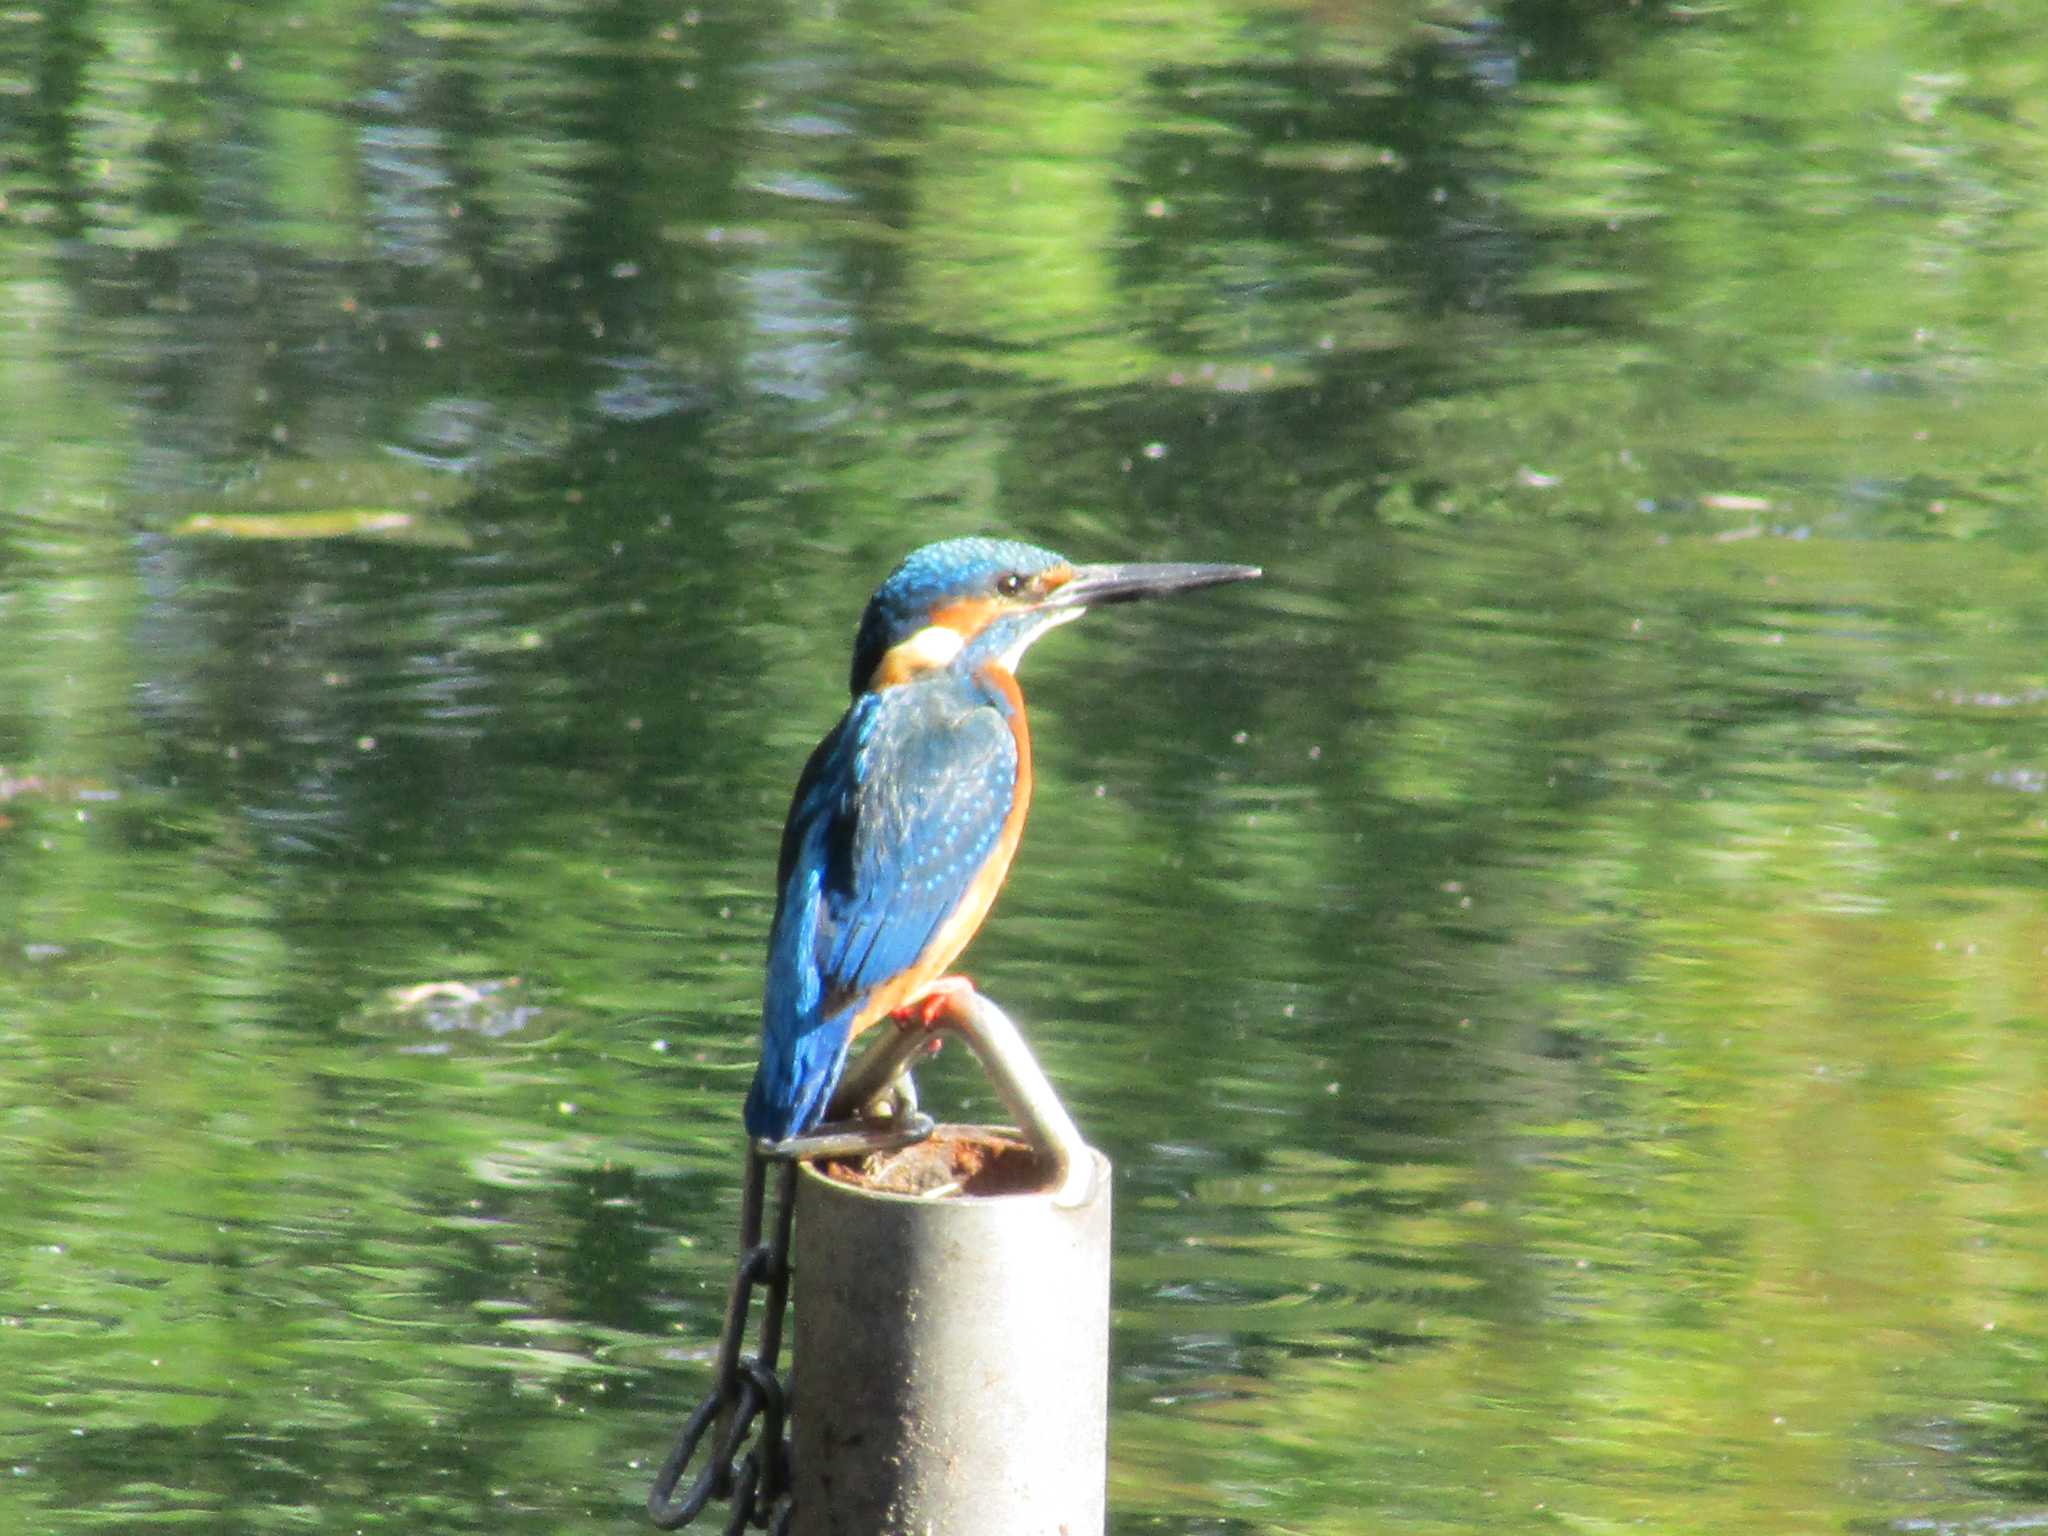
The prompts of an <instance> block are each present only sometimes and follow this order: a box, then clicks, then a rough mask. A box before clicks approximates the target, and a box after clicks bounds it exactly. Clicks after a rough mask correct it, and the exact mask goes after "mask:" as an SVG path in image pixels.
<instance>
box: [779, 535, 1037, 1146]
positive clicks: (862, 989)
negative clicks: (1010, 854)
mask: <svg viewBox="0 0 2048 1536" xmlns="http://www.w3.org/2000/svg"><path fill="white" fill-rule="evenodd" d="M982 542H992V541H982ZM1006 711H1007V705H1006V703H1005V702H1004V700H1003V698H1002V696H1001V695H1000V694H998V693H996V692H994V691H993V690H991V689H989V688H988V687H986V685H984V684H982V683H980V682H979V681H977V680H976V679H975V678H974V677H972V676H970V675H967V674H965V673H963V672H959V671H952V670H944V671H937V672H933V673H932V674H930V675H929V676H926V677H922V678H919V679H917V680H915V681H913V682H910V683H905V684H903V685H901V686H898V687H894V688H889V689H885V690H883V691H881V692H879V693H871V694H864V695H862V696H861V697H859V698H857V699H856V700H855V701H854V703H853V706H852V708H850V709H849V710H848V711H847V712H846V714H845V716H844V717H843V718H842V719H841V720H840V722H839V724H838V726H837V727H836V728H834V730H833V731H832V733H831V735H829V736H827V737H826V738H825V740H824V741H823V742H821V743H820V744H819V746H818V749H817V751H816V752H814V753H813V754H812V755H811V760H810V762H809V764H808V765H806V767H805V769H804V774H803V778H802V779H801V780H800V781H799V783H798V785H797V792H796V800H795V803H794V804H793V805H792V806H791V808H790V815H789V821H788V823H787V825H786V826H785V827H784V829H783V839H782V866H781V873H780V881H779V884H780V887H781V895H780V897H779V899H778V902H777V905H776V910H775V922H774V926H773V928H772V929H771V930H770V934H769V941H768V981H767V987H766V989H765V991H764V993H763V998H762V1010H761V1012H762V1018H761V1024H762V1040H761V1064H760V1067H759V1068H758V1070H757V1071H756V1072H755V1075H754V1083H753V1087H752V1089H751V1090H750V1091H749V1093H748V1095H747V1109H746V1124H747V1131H748V1133H749V1134H750V1135H753V1136H762V1137H767V1138H770V1139H772V1140H781V1139H782V1138H784V1137H787V1136H793V1135H796V1134H798V1133H799V1132H801V1131H804V1130H808V1129H809V1128H810V1127H811V1126H812V1125H814V1124H816V1123H817V1121H818V1119H819V1118H820V1116H822V1115H823V1113H824V1110H825V1105H826V1101H827V1100H828V1099H829V1098H830V1097H831V1093H832V1089H833V1087H834V1086H835V1085H836V1084H837V1083H838V1081H839V1075H840V1073H841V1071H842V1070H843V1068H844V1066H845V1059H846V1048H847V1044H848V1041H849V1039H850V1035H851V1030H852V1026H853V1022H854V1018H855V1016H856V1015H857V1014H858V1013H859V1012H860V1010H861V1008H862V1006H863V1005H864V1004H865V1003H866V1002H867V1000H868V998H869V996H870V994H871V993H873V992H874V990H875V989H876V988H877V987H879V986H882V985H883V984H884V983H886V982H888V981H889V980H891V979H892V978H894V977H896V976H899V975H901V974H902V973H903V972H904V971H906V970H908V969H910V967H911V966H913V965H914V964H915V963H916V962H917V960H918V959H919V957H920V956H922V955H923V954H924V952H925V950H926V948H927V947H928V946H929V945H930V943H931V941H932V938H933V935H934V934H935V933H936V931H937V930H938V928H939V926H940V925H941V924H942V923H944V922H945V920H946V918H947V917H948V916H950V915H951V914H952V912H953V911H954V909H955V908H957V907H958V906H959V905H960V904H961V902H962V901H963V899H965V897H966V895H967V893H968V891H969V889H970V887H971V886H972V885H973V882H974V879H975V877H976V875H978V874H979V873H980V871H981V869H982V867H983V865H984V864H985V863H986V862H987V861H988V858H989V856H990V855H991V854H992V853H993V852H994V851H995V849H996V846H997V844H998V842H999V840H1000V838H1001V834H1002V827H1003V821H1004V818H1005V816H1006V815H1007V813H1008V811H1009V807H1010V803H1011V799H1012V796H1013V795H1014V794H1015V791H1016V786H1017V769H1018V753H1017V743H1016V739H1015V737H1014V736H1013V735H1012V733H1011V730H1010V727H1009V724H1008V721H1007V719H1006Z"/></svg>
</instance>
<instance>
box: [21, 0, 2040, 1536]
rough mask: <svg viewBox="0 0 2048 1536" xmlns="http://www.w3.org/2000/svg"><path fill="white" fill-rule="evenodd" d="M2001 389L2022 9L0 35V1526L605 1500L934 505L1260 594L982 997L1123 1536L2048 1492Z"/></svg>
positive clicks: (2002, 1505)
mask: <svg viewBox="0 0 2048 1536" xmlns="http://www.w3.org/2000/svg"><path fill="white" fill-rule="evenodd" d="M2044 400H2048V13H2043V12H2042V11H2041V10H2040V9H2039V8H2038V7H2036V6H2034V5H2031V4H2026V3H2022V4H2017V5H2009V6H1989V5H1986V6H1962V5H1943V4H1933V3H1920V4H1903V3H1901V4H1882V5H1865V4H1860V3H1849V0H1813V3H1809V4H1802V5H1797V6H1794V5H1790V4H1766V3H1756V4H1751V3H1747V0H1736V3H1733V4H1728V5H1716V6H1685V7H1681V6H1676V5H1649V6H1642V7H1633V8H1624V7H1617V6H1611V5H1606V4H1590V3H1585V4H1565V3H1550V4H1506V5H1503V6H1501V7H1499V8H1497V9H1493V10H1488V9H1484V8H1481V7H1477V6H1467V5H1462V4H1460V5H1455V6H1451V7H1448V8H1427V9H1425V8H1422V7H1418V6H1412V5H1407V4H1402V3H1389V4H1383V5H1378V6H1373V5H1353V4H1347V3H1344V0H1337V3H1334V4H1318V5H1313V6H1296V5H1290V4H1284V3H1240V4H1235V5H1230V4H1211V3H1208V0H1175V3H1172V4H1167V3H1163V0H1155V3H1143V0H1138V3H1122V0H1109V3H1104V0H1090V3H1085V4H1083V3H1044V4H1038V5H1023V6H1016V5H1013V6H997V5H956V6H944V7H932V6H919V5H903V4H889V3H856V4H849V5H843V6H836V7H834V6H798V5H788V6H784V5H774V4H739V3H734V4H720V3H718V0H711V3H706V4H702V5H695V6H691V7H688V8H684V7H680V6H673V5H653V4H637V3H627V4H609V5H605V4H592V5H582V4H562V3H550V0H506V3H503V4H493V5H488V6H485V5H471V4H456V3H434V0H409V3H386V4H381V5H372V4H366V3H348V0H337V3H326V0H308V3H306V4H304V5H301V6H299V7H297V8H290V7H245V6H227V5H223V4H221V3H219V0H185V3H168V0H167V3H155V4H147V3H142V0H112V3H109V0H102V3H100V4H84V3H75V4H74V3H67V0H52V3H50V4H47V5H44V6H41V7H26V8H16V9H14V10H11V11H8V12H6V13H5V14H4V15H0V871H4V875H0V1531H6V1532H13V1531H22V1532H46V1531H48V1532H67V1531H82V1530H98V1529H105V1530H110V1531H111V1530H122V1531H130V1530H140V1529H151V1530H154V1529H159V1528H171V1527H174V1526H175V1527H178V1528H182V1529H188V1530H203V1531H208V1532H213V1531H221V1532H252V1533H253V1532H262V1531H301V1530H317V1531H335V1532H356V1531H397V1530H403V1531H450V1532H455V1531H478V1532H492V1533H498V1532H534V1533H540V1532H547V1533H555V1532H564V1531H571V1530H578V1531H580V1530H600V1529H602V1530H632V1529H636V1528H638V1523H639V1521H640V1518H641V1517H640V1515H639V1503H640V1500H641V1498H642V1497H643V1495H644V1492H645V1487H646V1483H647V1480H648V1477H649V1475H650V1473H651V1471H652V1463H653V1462H654V1461H655V1460H657V1459H658V1457H659V1456H660V1454H661V1452H662V1451H663V1450H664V1449H665V1448H666V1445H667V1443H668V1440H669V1437H670V1436H671V1434H672V1433H673V1430H674V1427H675V1424H676V1422H677V1420H678V1419H679V1417H680V1416H681V1414H682V1412H683V1411H684V1410H685V1409H686V1407H687V1406H688V1404H689V1403H690V1402H691V1401H693V1400H694V1399H695V1398H696V1396H697V1395H698V1394H699V1393H701V1392H702V1391H703V1390H704V1388H705V1386H706V1384H707V1381H708V1377H709V1352H710V1348H711V1345H712V1336H713V1332H714V1330H715V1327H716V1320H717V1314H718V1312H719V1310H720V1306H721V1303H722V1292H723V1288H724V1285H725V1283H726V1279H727V1271H728V1265H729V1255H728V1248H729V1245H730V1242H731V1234H732V1230H733V1226H734V1222H735V1219H736V1208H737V1189H736V1177H735V1175H736V1148H737V1134H738V1132H737V1116H738V1106H739V1101H740V1098H741V1095H742V1093H743V1092H744V1088H745V1084H746V1081H747V1077H748V1075H749V1073H750V1071H751V1069H752V1054H753V1046H754V1040H753V1036H754V1030H755V1010H756V1008H757V1005H758V990H759V964H760V951H761V947H762V943H763V938H764V934H765V929H766V923H767V916H768V912H769V909H770V905H771V903H772V899H773V893H772V890H771V889H770V877H771V872H772V868H773V861H774V845H775V838H776V834H777V831H778V829H779V826H780V822H781V816H782V812H783V809H784V807H785V805H786V802H787V796H788V793H789V788H790V786H791V784H792V783H793V781H794V778H795V775H796V772H797V769H798V767H799V766H800V764H801V762H802V759H803V756H804V754H805V752H806V751H807V750H808V748H809V746H810V744H811V742H812V741H813V740H815V739H816V737H817V736H818V735H819V734H820V733H821V732H822V731H823V730H824V729H825V728H826V726H828V725H829V724H830V722H831V720H832V718H833V716H834V715H835V713H836V711H837V710H838V708H839V707H840V705H841V703H842V701H843V686H844V684H843V678H844V670H845V657H846V652H847V648H848V645H849V643H850V638H851V633H852V626H853V623H854V620H855V618H856V616H857V614H858V611H859V606H860V603H861V601H862V600H863V598H864V596H865V594H866V592H867V590H868V588H869V587H870V586H871V585H872V584H873V583H874V582H875V580H877V579H878V578H879V577H880V576H881V575H882V574H883V573H884V572H885V571H886V570H887V568H888V567H889V566H890V565H891V564H892V563H893V562H894V560H895V559H896V558H897V557H898V556H899V555H900V554H901V553H902V552H903V551H905V550H906V549H908V548H910V547H912V546H914V545H916V544H918V543H920V542H923V541H924V540H926V539H928V538H931V537H935V536H940V535H944V534H952V533H959V532H967V531H994V532H1002V533H1006V534H1014V535H1018V536H1023V537H1029V538H1033V539H1035V540H1038V541H1041V542H1044V543H1048V544H1051V545H1054V546H1055V547H1057V548H1060V549H1062V550H1063V551H1065V552H1067V553H1069V554H1070V555H1072V556H1074V557H1075V558H1077V559H1114V558H1147V557H1150V558H1184V559H1202V560H1244V561H1256V562H1258V563H1261V564H1263V565H1264V566H1265V567H1266V568H1267V572H1268V575H1267V579H1266V580H1265V581H1264V582H1262V583H1260V584H1258V585H1257V586H1255V587H1248V588H1243V589H1232V590H1228V591H1222V592H1216V593H1209V594H1203V595H1201V596H1199V597H1190V598H1188V599H1185V600H1183V601H1180V602H1177V603H1174V604H1171V605H1160V606H1158V607H1156V608H1146V609H1124V610H1118V611H1115V612H1112V613H1106V614H1100V615H1096V616H1094V617H1093V618H1091V619H1090V620H1089V621H1088V622H1087V623H1085V624H1083V625H1080V626H1078V627H1077V628H1075V629H1073V630H1069V631H1066V632H1064V633H1062V634H1061V635H1059V636H1056V637H1055V638H1054V639H1052V640H1050V641H1048V642H1047V643H1046V644H1045V645H1044V646H1042V647H1040V648H1039V649H1038V650H1037V651H1035V652H1034V653H1033V655H1032V657H1031V659H1030V662H1029V664H1028V665H1027V667H1026V669H1025V679H1024V680H1025V685H1026V687H1027V690H1028V691H1029V693H1030V696H1031V699H1032V701H1033V722H1034V731H1035V736H1036V740H1037V745H1038V781H1039V791H1038V801H1037V807H1036V809H1035V811H1034V815H1033V820H1032V824H1031V828H1030V831H1029V834H1028V835H1027V837H1026V840H1025V845H1024V849H1023V852H1022V854H1021V855H1020V858H1019V862H1018V866H1017V869H1016V872H1015V874H1014V876H1013V878H1012V880H1011V882H1010V886H1009V888H1008V891H1007V892H1006V894H1005V896H1004V898H1003V900H1002V902H1001V903H1000V904H999V906H998V908H997V911H996V914H995V917H994V918H993V920H992V922H991V924H990V926H989V928H988V929H987V931H986V932H985V933H984V935H983V936H982V938H981V939H980V940H979V941H978V942H977V943H976V945H975V946H974V948H973V949H972V950H971V951H970V952H969V955H968V957H967V964H968V969H969V970H970V971H971V972H972V974H974V975H975V977H976V978H977V979H978V980H979V982H980V983H981V984H982V986H983V987H984V988H985V989H986V990H987V991H988V992H989V993H990V994H991V995H992V996H994V997H996V998H997V999H998V1000H999V1001H1000V1002H1001V1003H1002V1004H1003V1005H1004V1006H1005V1007H1006V1008H1007V1009H1008V1010H1009V1011H1010V1012H1011V1013H1012V1014H1013V1015H1015V1016H1016V1017H1017V1018H1018V1019H1019V1021H1020V1022H1022V1023H1023V1025H1024V1026H1025V1027H1026V1029H1027V1030H1028V1031H1029V1032H1030V1033H1031V1035H1032V1037H1033V1038H1034V1040H1035V1041H1036V1042H1037V1043H1038V1045H1039V1047H1040V1049H1041V1053H1042V1055H1043V1057H1044V1059H1045V1061H1046V1064H1047V1066H1048V1068H1049V1070H1050V1071H1051V1073H1052V1074H1053V1076H1054V1078H1055V1079H1056V1081H1057V1082H1058V1083H1059V1085H1060V1086H1061V1088H1062V1090H1063V1092H1064V1093H1065V1095H1066V1097H1067V1099H1068V1102H1069V1104H1070V1106H1071V1108H1072V1109H1073V1111H1074V1113H1075V1115H1076V1117H1077V1118H1078V1120H1079V1121H1080V1122H1081V1124H1082V1126H1083V1127H1084V1129H1085V1130H1086V1131H1087V1132H1088V1133H1089V1135H1090V1136H1091V1137H1092V1138H1093V1139H1094V1140H1095V1141H1096V1142H1098V1143H1099V1144H1100V1145H1101V1146H1102V1147H1103V1148H1104V1149H1105V1150H1106V1151H1108V1152H1109V1154H1110V1155H1111V1156H1112V1157H1113V1158H1114V1160H1115V1161H1116V1164H1117V1169H1118V1181H1119V1182H1118V1193H1117V1205H1118V1228H1117V1266H1116V1296H1115V1300H1116V1312H1115V1324H1116V1335H1115V1341H1114V1347H1115V1370H1114V1380H1113V1382H1112V1389H1111V1390H1112V1404H1113V1420H1112V1444H1111V1501H1112V1526H1113V1529H1114V1530H1115V1531H1116V1532H1118V1533H1119V1536H1136V1533H1140V1532H1166V1533H1173V1536H1216V1533H1238V1532H1247V1533H1248V1532H1280V1533H1316V1536H1322V1533H1340V1532H1341V1533H1350V1532H1366V1531H1372V1532H1388V1531H1394V1532H1413V1533H1438V1532H1453V1531H1476V1530H1482V1529H1483V1530H1538V1531H1541V1530H1557V1531H1567V1532H1575V1533H1595V1532H1605V1531H1610V1530H1620V1529H1623V1528H1626V1529H1630V1530H1650V1531H1665V1532H1700V1533H1719V1532H1729V1531H1744V1532H1761V1533H1780V1532H1784V1533H1794V1532H1828V1531H1838V1532H1844V1531H1845V1532H1857V1533H1873V1532H1922V1531H1939V1532H1963V1531H1984V1532H1990V1531H2000V1532H2004V1531H2014V1530H2026V1529H2032V1528H2036V1527H2044V1526H2048V1046H2044V1036H2043V1018H2044V1015H2048V878H2044V862H2043V854H2044V851H2048V798H2044V797H2048V660H2044V654H2048V650H2044V641H2048V582H2044V580H2043V576H2044V571H2048V456H2044V447H2043V443H2044V440H2048V439H2044V432H2043V422H2044V421H2048V406H2044V403H2043V402H2044ZM398 514H403V516H402V518H401V517H400V516H398ZM436 982H459V983H462V984H465V985H466V986H467V987H469V988H471V989H472V991H471V992H469V993H467V994H458V993H456V992H454V991H453V990H448V991H444V992H441V993H436V994H421V993H418V992H416V991H414V992H410V993H409V992H408V989H418V988H420V987H422V986H424V985H425V984H428V983H436ZM953 1054H957V1053H949V1056H948V1058H946V1059H942V1060H941V1061H940V1062H939V1063H937V1064H936V1067H937V1070H936V1071H934V1072H931V1073H929V1074H927V1076H926V1080H925V1082H924V1088H925V1092H926V1096H927V1098H928V1099H933V1100H937V1101H938V1102H939V1103H941V1104H942V1105H943V1106H945V1107H946V1108H948V1109H949V1110H953V1111H957V1112H959V1113H962V1114H966V1115H970V1116H971V1115H977V1114H979V1115H988V1114H992V1113H993V1112H994V1105H993V1104H992V1103H991V1100H990V1096H989V1095H988V1094H987V1092H986V1091H985V1090H983V1089H981V1088H980V1087H979V1086H978V1084H977V1083H976V1082H975V1080H974V1079H973V1077H972V1075H971V1073H969V1072H968V1071H967V1070H966V1069H965V1067H964V1066H963V1064H962V1063H960V1062H958V1061H954V1060H952V1059H951V1055H953Z"/></svg>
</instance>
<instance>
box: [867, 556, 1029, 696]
mask: <svg viewBox="0 0 2048 1536" xmlns="http://www.w3.org/2000/svg"><path fill="white" fill-rule="evenodd" d="M1063 563H1064V562H1063V561H1062V559H1061V557H1060V556H1058V555H1056V554H1054V553H1053V552H1052V551H1051V550H1049V549H1040V548H1039V547H1038V546H1037V545H1035V544H1022V543H1019V542H1018V541H1017V540H1015V539H942V540H941V541H940V542H938V543H937V544H927V545H925V546H924V547H923V548H922V549H915V550H912V551H911V552H910V553H909V554H908V555H906V556H904V558H903V563H902V564H901V565H899V566H897V567H896V569H895V570H893V571H891V572H890V573H889V577H888V579H887V580H886V581H884V582H883V583H882V584H881V585H880V586H879V587H877V588H875V595H874V596H873V597H871V598H869V599H868V606H867V611H866V612H864V613H863V614H862V615H861V616H860V633H859V634H858V635H856V636H855V637H854V642H853V679H852V687H853V692H854V694H855V695H856V696H858V695H859V694H860V693H861V692H862V691H863V690H864V689H866V687H867V685H868V679H869V678H871V677H873V676H874V675H875V668H876V667H878V666H880V665H881V662H882V658H883V657H884V656H885V655H887V654H888V652H889V648H890V647H891V646H893V645H896V644H897V643H898V642H900V641H903V640H907V639H909V638H910V637H911V636H912V635H914V634H916V633H917V632H918V631H919V630H920V629H923V628H924V627H925V626H926V625H927V624H929V623H931V621H932V610H933V609H934V608H938V607H942V606H944V605H945V604H947V603H950V602H958V601H959V600H961V599H962V598H970V597H994V596H996V579H997V578H998V577H1000V576H1005V575H1008V574H1010V573H1011V572H1015V573H1017V574H1019V575H1023V576H1035V575H1037V574H1038V573H1039V572H1040V571H1047V570H1051V569H1052V568H1053V567H1054V566H1056V565H1060V564H1063Z"/></svg>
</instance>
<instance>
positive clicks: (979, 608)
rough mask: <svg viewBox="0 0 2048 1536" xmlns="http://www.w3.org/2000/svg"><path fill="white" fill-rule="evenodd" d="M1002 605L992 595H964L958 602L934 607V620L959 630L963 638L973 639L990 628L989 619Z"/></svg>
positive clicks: (951, 628) (935, 622) (936, 622)
mask: <svg viewBox="0 0 2048 1536" xmlns="http://www.w3.org/2000/svg"><path fill="white" fill-rule="evenodd" d="M1002 606H1003V605H1002V604H1001V603H1000V602H998V601H997V600H996V599H995V598H992V597H964V598H962V599H961V600H960V601H959V602H957V603H947V604H946V605H945V606H944V607H943V608H934V609H933V610H932V622H933V623H934V624H943V625H944V626H945V627H946V628H947V629H950V630H954V631H956V632H958V633H959V635H960V636H961V637H962V638H963V639H967V640H972V639H973V638H974V637H975V636H976V635H978V634H980V633H981V632H982V631H983V630H984V629H987V628H988V621H989V620H990V619H992V618H994V617H995V616H996V613H997V611H998V610H999V609H1001V607H1002Z"/></svg>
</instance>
